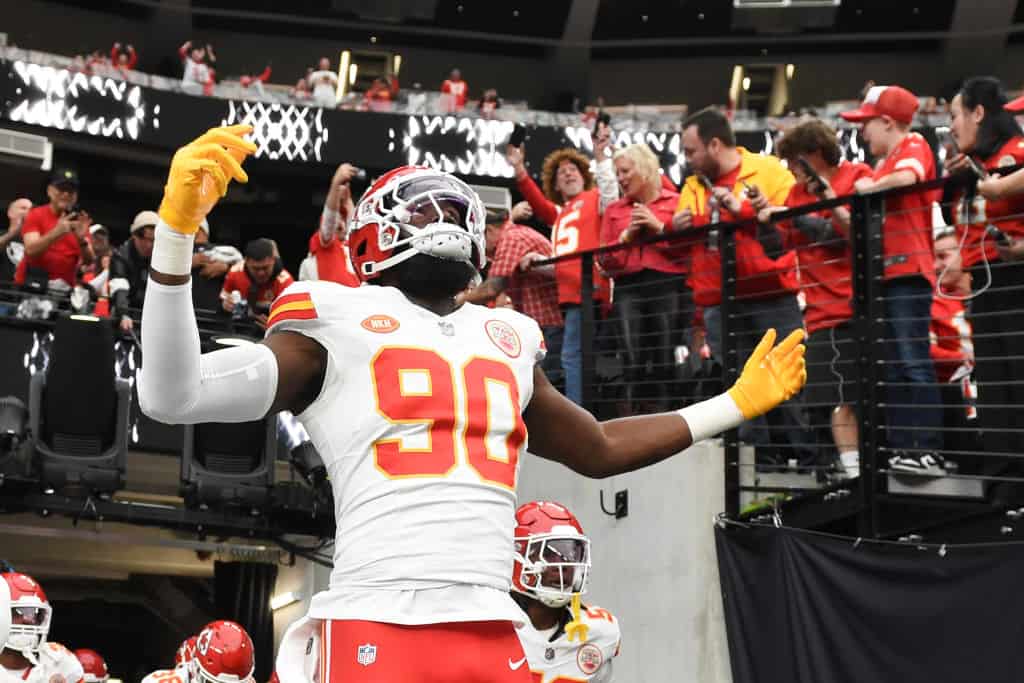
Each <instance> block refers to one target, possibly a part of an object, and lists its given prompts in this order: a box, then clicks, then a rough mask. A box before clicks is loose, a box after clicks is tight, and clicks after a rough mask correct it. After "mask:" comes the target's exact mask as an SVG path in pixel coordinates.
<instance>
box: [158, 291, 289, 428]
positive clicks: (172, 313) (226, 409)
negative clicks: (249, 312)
mask: <svg viewBox="0 0 1024 683" xmlns="http://www.w3.org/2000/svg"><path fill="white" fill-rule="evenodd" d="M276 393H277V359H276V358H275V357H274V353H273V352H272V351H271V350H270V349H269V348H268V347H266V346H264V345H263V344H246V345H245V346H237V347H233V348H229V349H224V350H222V351H214V352H213V353H208V354H202V353H200V348H199V329H198V328H197V327H196V319H195V313H194V312H193V310H192V287H191V284H185V285H173V286H172V285H161V284H159V283H157V282H154V281H153V280H150V281H149V283H148V285H147V287H146V299H145V303H144V304H143V306H142V367H141V369H140V372H139V405H140V406H141V408H142V412H144V413H145V414H146V415H148V416H149V417H151V418H153V419H154V420H159V421H160V422H165V423H167V424H195V423H197V422H247V421H250V420H258V419H260V418H262V417H263V416H265V415H266V414H267V412H268V411H269V410H270V406H271V404H273V402H274V396H275V394H276Z"/></svg>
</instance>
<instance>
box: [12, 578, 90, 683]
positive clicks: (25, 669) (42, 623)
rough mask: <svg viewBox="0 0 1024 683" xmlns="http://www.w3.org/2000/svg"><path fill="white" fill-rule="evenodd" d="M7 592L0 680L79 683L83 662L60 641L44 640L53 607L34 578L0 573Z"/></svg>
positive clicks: (37, 682)
mask: <svg viewBox="0 0 1024 683" xmlns="http://www.w3.org/2000/svg"><path fill="white" fill-rule="evenodd" d="M0 581H2V582H3V583H5V584H6V585H7V589H8V592H9V593H10V596H11V598H10V608H9V610H8V611H9V613H10V620H11V621H10V624H11V625H10V630H9V633H8V635H7V638H6V639H5V640H4V646H3V650H2V651H0V682H3V683H8V682H10V683H15V682H18V683H21V682H23V681H27V682H28V683H80V682H81V680H82V676H83V671H82V665H81V664H80V663H79V661H78V659H76V658H75V656H74V655H73V654H71V652H69V651H68V649H67V648H65V647H64V646H63V645H60V644H59V643H50V642H47V640H46V636H47V635H48V634H49V632H50V618H51V617H52V616H53V610H52V609H51V608H50V602H49V600H47V599H46V593H44V592H43V588H42V586H40V585H39V584H38V583H37V582H36V581H35V579H33V578H32V577H30V576H27V575H25V574H19V573H17V572H5V573H3V574H0Z"/></svg>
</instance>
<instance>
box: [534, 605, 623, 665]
mask: <svg viewBox="0 0 1024 683" xmlns="http://www.w3.org/2000/svg"><path fill="white" fill-rule="evenodd" d="M580 620H581V621H582V622H583V623H584V624H586V625H587V637H586V640H585V641H584V642H582V643H581V642H580V641H579V640H578V639H574V640H572V641H570V640H569V637H568V636H567V635H566V634H565V631H564V630H562V629H559V630H558V632H557V635H556V634H555V633H544V632H541V631H538V630H537V629H535V628H534V627H533V625H532V624H531V623H530V622H529V621H527V622H526V623H525V624H523V625H522V626H520V627H519V628H517V629H516V633H517V634H518V635H519V642H520V643H522V644H523V651H524V652H525V653H526V660H527V663H528V664H529V666H530V672H531V673H532V674H533V683H582V682H584V681H588V682H590V683H611V682H612V659H613V658H614V657H616V656H617V655H618V654H619V644H620V640H621V638H622V634H621V632H620V630H619V622H618V620H617V619H616V618H615V617H614V616H612V613H611V612H609V611H608V610H606V609H602V608H600V607H596V606H593V605H592V606H590V607H586V608H584V609H583V610H581V612H580ZM552 638H553V640H552Z"/></svg>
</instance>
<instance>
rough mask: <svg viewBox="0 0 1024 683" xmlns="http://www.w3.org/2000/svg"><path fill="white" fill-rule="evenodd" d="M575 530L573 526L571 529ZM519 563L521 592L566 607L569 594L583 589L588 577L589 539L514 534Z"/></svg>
mask: <svg viewBox="0 0 1024 683" xmlns="http://www.w3.org/2000/svg"><path fill="white" fill-rule="evenodd" d="M573 531H574V532H575V530H573ZM515 540H516V547H517V548H519V547H521V544H522V543H525V544H526V548H525V551H524V552H522V553H520V552H517V553H516V559H517V560H518V561H519V562H520V564H522V570H521V571H520V574H519V583H520V584H521V585H522V587H523V592H524V593H525V594H526V595H528V596H530V597H531V598H534V599H535V600H538V601H540V602H542V603H543V604H545V605H547V606H548V607H565V606H566V605H568V604H569V601H570V600H571V599H572V596H573V595H575V594H582V593H585V592H586V590H587V581H588V579H589V577H590V539H588V538H587V537H586V536H581V535H578V534H576V535H573V534H564V533H557V532H556V533H550V534H543V535H535V536H530V537H528V538H516V539H515Z"/></svg>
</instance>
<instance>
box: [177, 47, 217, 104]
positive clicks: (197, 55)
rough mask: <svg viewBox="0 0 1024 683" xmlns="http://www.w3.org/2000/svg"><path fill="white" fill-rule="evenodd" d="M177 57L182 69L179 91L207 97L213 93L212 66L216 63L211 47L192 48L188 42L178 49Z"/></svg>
mask: <svg viewBox="0 0 1024 683" xmlns="http://www.w3.org/2000/svg"><path fill="white" fill-rule="evenodd" d="M178 56H179V57H181V62H182V65H183V68H184V70H183V71H182V74H181V89H182V90H184V91H185V92H187V93H189V94H192V95H198V94H200V93H204V94H207V95H209V94H210V93H211V92H213V76H214V72H213V67H212V65H213V64H215V63H216V62H217V56H216V55H214V54H213V47H212V46H211V45H209V44H207V45H206V47H205V48H202V47H193V46H192V41H191V40H189V41H186V42H185V43H184V44H183V45H182V46H181V47H179V48H178ZM204 60H206V61H204ZM207 62H209V63H207Z"/></svg>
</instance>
